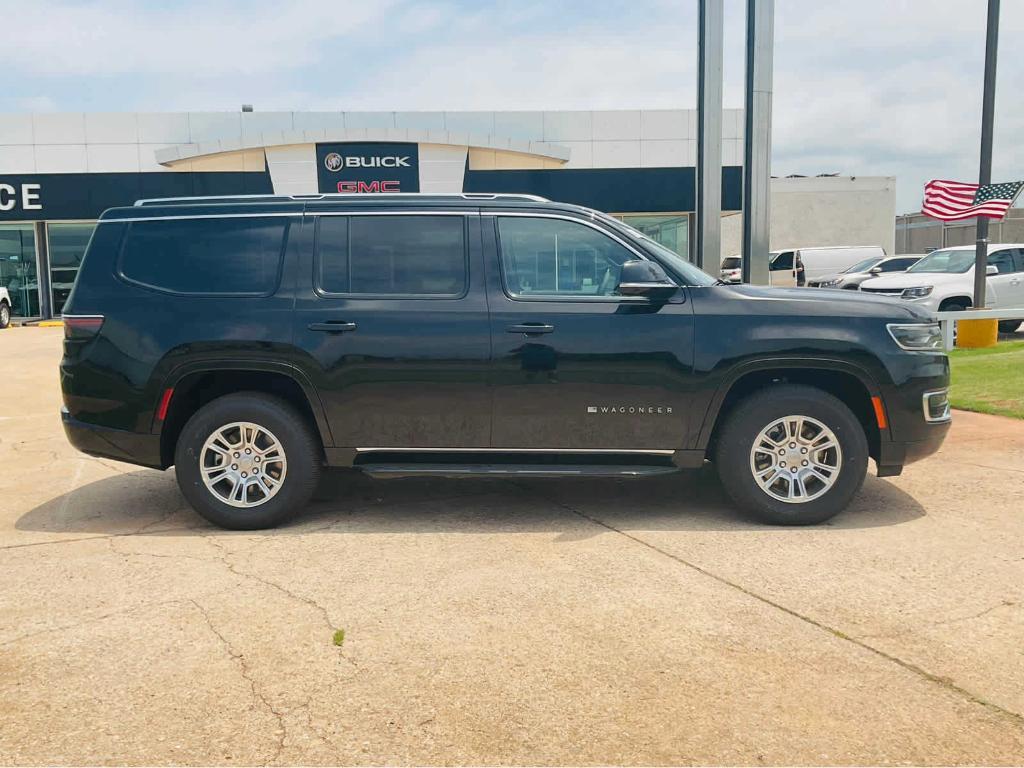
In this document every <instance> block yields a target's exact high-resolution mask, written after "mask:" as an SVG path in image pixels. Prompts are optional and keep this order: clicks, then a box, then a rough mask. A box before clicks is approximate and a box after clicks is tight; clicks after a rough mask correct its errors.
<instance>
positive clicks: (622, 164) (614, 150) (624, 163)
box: [593, 141, 640, 168]
mask: <svg viewBox="0 0 1024 768" xmlns="http://www.w3.org/2000/svg"><path fill="white" fill-rule="evenodd" d="M593 153H594V157H593V163H594V167H595V168H639V167H640V142H639V141H595V142H594V148H593Z"/></svg>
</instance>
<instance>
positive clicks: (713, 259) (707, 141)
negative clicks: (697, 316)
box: [694, 0, 725, 276]
mask: <svg viewBox="0 0 1024 768" xmlns="http://www.w3.org/2000/svg"><path fill="white" fill-rule="evenodd" d="M724 6H725V3H724V0H700V25H699V26H700V31H699V34H698V41H697V232H696V241H697V242H696V249H695V252H694V255H695V257H696V262H697V266H698V267H701V268H702V269H703V270H704V271H705V272H709V273H710V274H712V275H715V276H717V275H718V273H719V271H720V270H721V267H722V47H723V43H722V38H723V29H724V26H725V10H724Z"/></svg>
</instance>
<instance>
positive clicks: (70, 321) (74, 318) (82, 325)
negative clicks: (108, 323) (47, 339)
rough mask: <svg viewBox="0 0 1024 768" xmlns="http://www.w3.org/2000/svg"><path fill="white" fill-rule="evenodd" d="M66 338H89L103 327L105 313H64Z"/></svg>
mask: <svg viewBox="0 0 1024 768" xmlns="http://www.w3.org/2000/svg"><path fill="white" fill-rule="evenodd" d="M63 320H64V338H65V339H88V338H90V337H92V336H95V335H96V334H97V333H99V330H100V328H102V327H103V315H64V318H63Z"/></svg>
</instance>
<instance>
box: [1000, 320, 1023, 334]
mask: <svg viewBox="0 0 1024 768" xmlns="http://www.w3.org/2000/svg"><path fill="white" fill-rule="evenodd" d="M1018 328H1020V320H1000V321H999V332H1000V333H1014V332H1015V331H1016V330H1017V329H1018Z"/></svg>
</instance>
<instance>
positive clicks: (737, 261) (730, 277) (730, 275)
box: [721, 255, 743, 283]
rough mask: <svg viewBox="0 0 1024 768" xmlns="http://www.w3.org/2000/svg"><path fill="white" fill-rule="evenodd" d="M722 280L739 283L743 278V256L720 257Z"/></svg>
mask: <svg viewBox="0 0 1024 768" xmlns="http://www.w3.org/2000/svg"><path fill="white" fill-rule="evenodd" d="M721 276H722V282H723V283H739V282H742V280H743V257H742V256H739V255H736V256H726V257H725V258H724V259H722V271H721Z"/></svg>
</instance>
